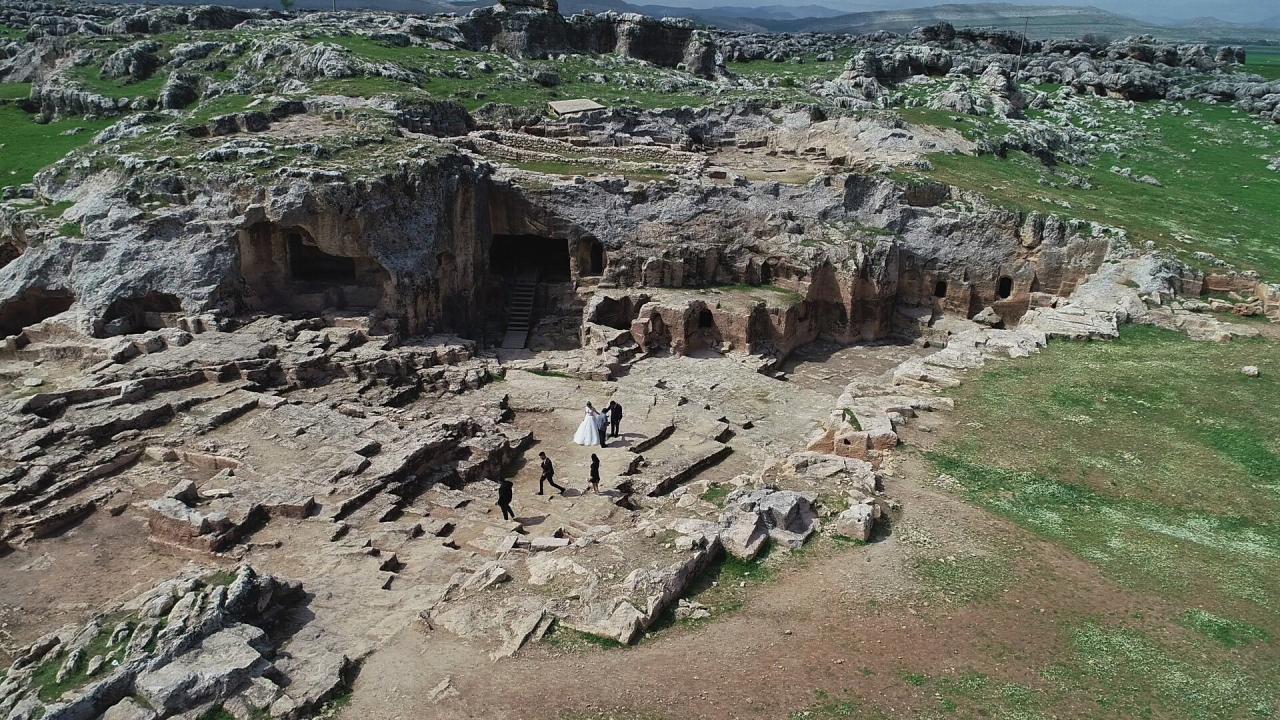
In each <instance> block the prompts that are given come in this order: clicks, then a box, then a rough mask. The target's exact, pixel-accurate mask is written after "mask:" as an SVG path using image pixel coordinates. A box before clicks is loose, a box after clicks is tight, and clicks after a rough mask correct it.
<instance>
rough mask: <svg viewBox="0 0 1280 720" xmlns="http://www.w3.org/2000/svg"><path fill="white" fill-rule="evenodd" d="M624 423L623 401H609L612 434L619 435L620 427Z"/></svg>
mask: <svg viewBox="0 0 1280 720" xmlns="http://www.w3.org/2000/svg"><path fill="white" fill-rule="evenodd" d="M620 425H622V403H619V402H615V401H613V400H610V401H609V430H610V433H609V434H610V435H613V436H614V437H618V427H619V426H620Z"/></svg>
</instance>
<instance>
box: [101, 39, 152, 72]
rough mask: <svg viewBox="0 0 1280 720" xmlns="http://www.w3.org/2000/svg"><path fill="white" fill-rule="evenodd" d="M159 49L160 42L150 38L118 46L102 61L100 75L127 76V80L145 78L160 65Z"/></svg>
mask: <svg viewBox="0 0 1280 720" xmlns="http://www.w3.org/2000/svg"><path fill="white" fill-rule="evenodd" d="M159 51H160V43H157V42H155V41H152V40H140V41H138V42H136V43H134V44H132V45H129V46H126V47H123V48H120V49H119V50H117V51H115V52H114V53H112V54H111V55H109V56H108V57H107V59H106V61H104V62H103V63H102V77H104V78H128V81H129V82H138V81H140V80H146V79H147V78H149V77H151V74H152V73H154V72H155V71H156V68H158V67H160V57H159V56H158V55H157V53H158V52H159Z"/></svg>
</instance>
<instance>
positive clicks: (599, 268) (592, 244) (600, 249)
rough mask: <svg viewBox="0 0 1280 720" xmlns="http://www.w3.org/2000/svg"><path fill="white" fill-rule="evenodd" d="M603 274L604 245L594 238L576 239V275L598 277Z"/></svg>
mask: <svg viewBox="0 0 1280 720" xmlns="http://www.w3.org/2000/svg"><path fill="white" fill-rule="evenodd" d="M603 274H604V245H603V244H602V243H601V242H600V241H599V240H596V239H594V238H583V239H582V240H579V241H578V275H580V276H583V277H598V276H600V275H603Z"/></svg>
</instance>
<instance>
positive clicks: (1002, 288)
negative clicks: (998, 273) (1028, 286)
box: [996, 275, 1013, 300]
mask: <svg viewBox="0 0 1280 720" xmlns="http://www.w3.org/2000/svg"><path fill="white" fill-rule="evenodd" d="M996 294H997V295H999V296H1000V299H1001V300H1004V299H1006V298H1008V297H1009V296H1010V295H1012V294H1013V278H1011V277H1009V276H1008V275H1005V276H1003V277H1001V278H1000V285H999V287H997V288H996Z"/></svg>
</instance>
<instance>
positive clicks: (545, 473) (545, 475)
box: [538, 452, 564, 495]
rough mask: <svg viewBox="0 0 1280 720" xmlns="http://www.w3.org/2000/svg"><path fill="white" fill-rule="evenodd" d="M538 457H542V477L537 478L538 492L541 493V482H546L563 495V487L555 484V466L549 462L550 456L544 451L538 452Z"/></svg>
mask: <svg viewBox="0 0 1280 720" xmlns="http://www.w3.org/2000/svg"><path fill="white" fill-rule="evenodd" d="M538 457H540V458H542V477H540V478H538V494H539V495H542V494H543V483H547V484H549V485H551V487H553V488H555V489H557V490H559V491H560V494H561V495H563V494H564V488H563V487H562V486H560V485H557V484H556V480H555V477H556V468H555V466H554V465H552V464H551V458H549V457H547V454H546V453H544V452H540V453H538Z"/></svg>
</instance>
